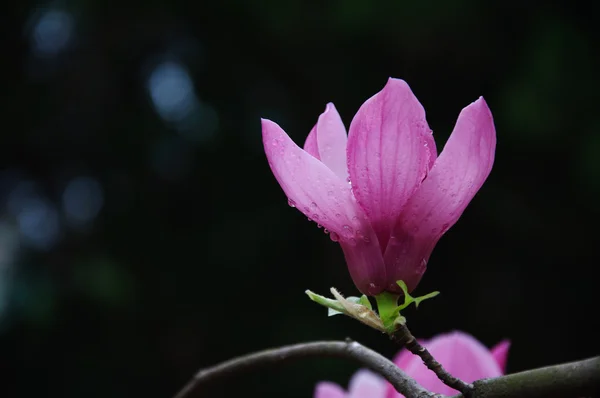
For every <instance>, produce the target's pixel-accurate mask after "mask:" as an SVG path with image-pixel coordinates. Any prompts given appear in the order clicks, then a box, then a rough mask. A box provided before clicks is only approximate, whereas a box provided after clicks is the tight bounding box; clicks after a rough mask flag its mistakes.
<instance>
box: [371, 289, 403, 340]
mask: <svg viewBox="0 0 600 398" xmlns="http://www.w3.org/2000/svg"><path fill="white" fill-rule="evenodd" d="M399 298H400V295H398V294H394V293H390V292H382V293H380V294H378V295H377V296H375V301H377V311H378V312H379V317H380V318H381V321H382V322H383V326H384V327H385V330H386V331H387V332H388V333H393V331H394V323H395V322H396V319H397V318H398V317H399V316H400V312H399V311H398V299H399Z"/></svg>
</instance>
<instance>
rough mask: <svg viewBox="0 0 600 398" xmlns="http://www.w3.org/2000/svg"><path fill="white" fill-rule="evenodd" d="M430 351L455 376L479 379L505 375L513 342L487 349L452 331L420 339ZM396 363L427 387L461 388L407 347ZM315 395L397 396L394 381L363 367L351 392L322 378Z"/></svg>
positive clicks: (336, 397) (450, 392)
mask: <svg viewBox="0 0 600 398" xmlns="http://www.w3.org/2000/svg"><path fill="white" fill-rule="evenodd" d="M421 344H422V345H424V346H425V347H426V348H427V349H428V350H429V352H430V353H431V355H433V357H434V358H435V359H437V360H438V361H439V362H440V363H441V364H442V366H444V368H445V369H446V370H447V371H448V372H450V374H452V375H453V376H456V377H458V378H459V379H462V380H463V381H465V382H467V383H472V382H474V381H476V380H480V379H485V378H490V377H498V376H502V375H503V374H504V372H505V371H506V357H507V356H508V349H509V347H510V342H509V341H508V340H504V341H501V342H500V343H498V344H497V345H496V346H494V348H492V349H491V350H488V349H487V348H486V347H485V346H484V345H483V344H481V343H480V342H479V341H477V340H476V339H475V338H474V337H472V336H470V335H468V334H466V333H463V332H452V333H448V334H442V335H439V336H436V337H434V338H433V339H431V340H429V341H425V342H423V341H421ZM394 363H395V364H396V365H398V367H399V368H400V369H402V370H404V372H406V374H408V376H410V377H412V378H413V379H415V380H416V381H417V382H418V383H419V384H421V385H422V386H423V387H424V388H426V389H427V390H429V391H431V392H434V393H437V394H443V395H454V394H457V393H458V391H456V390H454V389H452V388H450V387H448V386H446V385H445V384H443V383H442V382H441V381H440V380H439V379H438V378H437V376H436V375H435V374H434V373H433V372H432V371H430V370H429V369H427V368H426V367H425V365H424V364H423V361H421V358H419V357H417V356H415V355H413V354H412V353H411V352H409V351H408V350H406V349H404V350H402V351H400V352H399V353H398V355H396V358H394ZM314 396H315V398H398V397H402V394H400V393H398V392H397V391H396V390H395V389H394V387H392V385H391V384H389V383H388V382H387V381H385V380H384V379H383V378H382V377H380V376H379V375H376V374H374V373H372V372H370V371H368V370H364V369H361V370H359V371H358V372H356V374H355V375H354V376H353V377H352V379H351V380H350V384H349V386H348V392H346V391H344V389H342V387H340V386H339V385H337V384H335V383H331V382H327V381H324V382H321V383H319V384H317V387H316V388H315V395H314Z"/></svg>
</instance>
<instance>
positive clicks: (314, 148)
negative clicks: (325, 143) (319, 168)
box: [304, 124, 321, 160]
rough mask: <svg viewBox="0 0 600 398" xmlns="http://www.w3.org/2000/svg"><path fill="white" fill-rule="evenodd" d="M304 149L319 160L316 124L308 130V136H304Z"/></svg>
mask: <svg viewBox="0 0 600 398" xmlns="http://www.w3.org/2000/svg"><path fill="white" fill-rule="evenodd" d="M304 150H305V151H306V152H308V153H310V154H311V155H312V156H314V157H315V158H317V159H319V160H321V157H320V156H319V146H318V144H317V125H316V124H315V127H313V128H312V130H310V133H309V134H308V137H306V141H304Z"/></svg>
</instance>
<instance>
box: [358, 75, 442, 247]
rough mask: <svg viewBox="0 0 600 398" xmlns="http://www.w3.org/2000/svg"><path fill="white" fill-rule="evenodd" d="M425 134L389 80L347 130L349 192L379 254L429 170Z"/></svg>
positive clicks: (409, 102)
mask: <svg viewBox="0 0 600 398" xmlns="http://www.w3.org/2000/svg"><path fill="white" fill-rule="evenodd" d="M430 136H431V130H430V129H429V126H428V125H427V121H426V120H425V110H424V109H423V106H421V104H420V103H419V101H418V100H417V98H416V97H415V95H414V94H413V93H412V91H411V90H410V88H409V87H408V84H406V82H404V81H403V80H399V79H391V78H390V79H389V80H388V82H387V84H386V85H385V87H384V88H383V90H382V91H380V92H379V93H377V94H375V95H374V96H373V97H371V98H370V99H368V100H367V101H366V102H365V103H364V104H363V105H362V106H361V107H360V109H359V110H358V112H357V114H356V116H355V117H354V119H353V120H352V123H351V124H350V132H349V136H348V154H347V155H348V171H349V173H350V180H351V181H352V190H353V192H354V195H355V196H356V199H357V201H358V202H359V203H360V205H361V207H362V208H363V209H364V211H365V212H366V213H367V216H368V217H369V219H370V220H371V223H372V225H373V228H374V229H375V232H376V233H377V236H378V237H379V242H380V244H381V247H382V248H385V247H386V245H387V242H388V239H389V236H390V232H391V230H392V228H393V226H394V223H395V221H396V219H397V217H398V216H399V215H400V213H401V212H402V209H403V208H404V205H405V204H406V202H407V201H408V199H409V198H410V197H411V195H412V194H413V193H414V192H415V190H416V189H417V187H418V186H419V184H420V182H421V181H422V180H423V178H424V177H425V176H426V175H427V172H428V170H429V159H430V148H429V147H428V146H426V145H425V143H427V144H428V145H431V138H429V139H428V137H430Z"/></svg>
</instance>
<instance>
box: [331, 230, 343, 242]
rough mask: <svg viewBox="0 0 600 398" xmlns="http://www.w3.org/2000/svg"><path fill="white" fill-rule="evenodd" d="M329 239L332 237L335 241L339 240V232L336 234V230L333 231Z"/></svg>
mask: <svg viewBox="0 0 600 398" xmlns="http://www.w3.org/2000/svg"><path fill="white" fill-rule="evenodd" d="M329 239H331V240H332V241H334V242H337V241H339V240H340V236H339V235H338V234H336V233H335V232H332V233H330V234H329Z"/></svg>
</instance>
